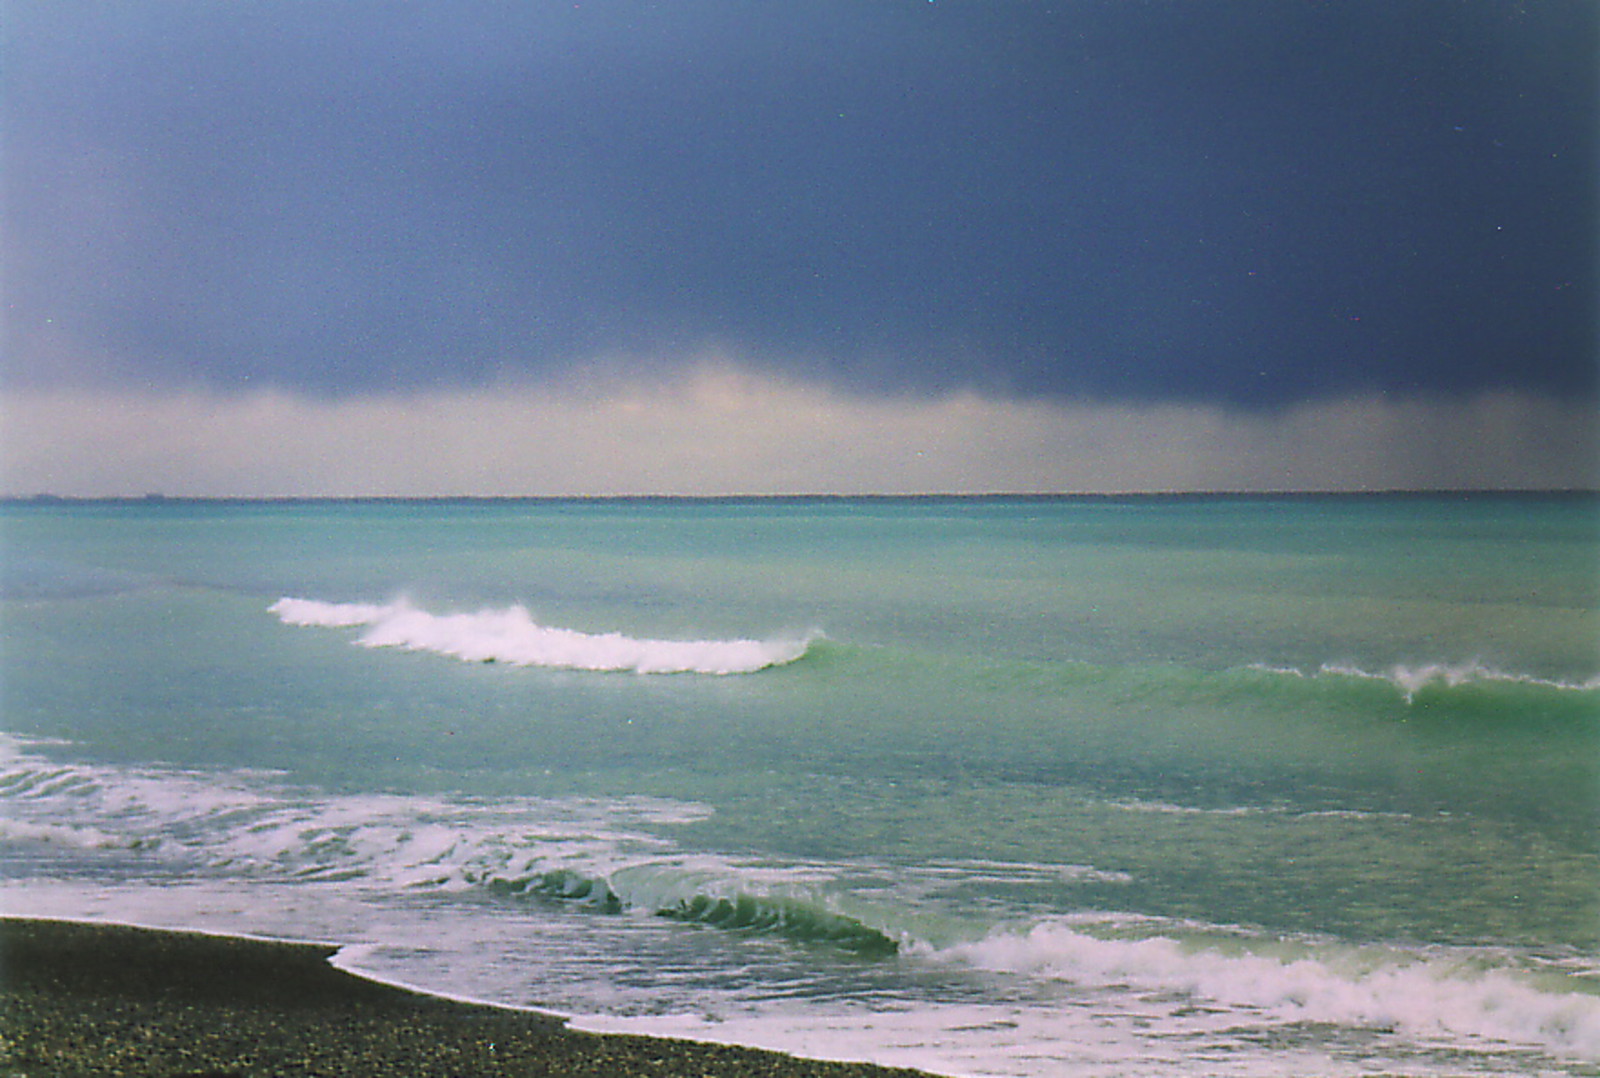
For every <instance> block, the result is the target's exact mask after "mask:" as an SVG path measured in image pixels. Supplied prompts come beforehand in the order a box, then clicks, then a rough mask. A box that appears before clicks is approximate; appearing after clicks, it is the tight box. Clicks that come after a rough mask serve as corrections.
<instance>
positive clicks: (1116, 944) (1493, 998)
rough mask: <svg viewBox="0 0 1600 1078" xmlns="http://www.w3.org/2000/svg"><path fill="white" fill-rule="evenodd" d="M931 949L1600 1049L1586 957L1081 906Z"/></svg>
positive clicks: (1249, 1007)
mask: <svg viewBox="0 0 1600 1078" xmlns="http://www.w3.org/2000/svg"><path fill="white" fill-rule="evenodd" d="M927 957H930V958H933V959H935V960H939V961H942V962H949V963H954V964H959V965H964V966H969V967H972V968H975V969H981V970H985V971H988V972H992V973H1004V974H1021V975H1026V976H1032V977H1039V978H1044V979H1047V980H1055V981H1063V982H1069V983H1072V984H1075V985H1078V986H1080V987H1085V988H1087V987H1092V986H1118V987H1123V988H1134V989H1136V990H1142V991H1143V992H1147V993H1155V994H1168V993H1176V994H1177V997H1178V998H1179V999H1186V1000H1191V1001H1195V1000H1208V1001H1211V1002H1213V1003H1217V1004H1223V1005H1226V1006H1228V1007H1230V1008H1239V1009H1244V1010H1246V1011H1250V1012H1253V1013H1255V1014H1256V1015H1257V1016H1259V1018H1260V1019H1262V1020H1264V1021H1267V1022H1273V1023H1307V1022H1310V1023H1335V1024H1338V1025H1341V1026H1346V1027H1355V1028H1364V1029H1377V1030H1391V1031H1400V1032H1403V1033H1406V1034H1409V1035H1411V1036H1415V1037H1421V1038H1424V1039H1426V1038H1429V1037H1438V1036H1444V1037H1446V1038H1448V1039H1452V1040H1453V1039H1456V1038H1462V1037H1465V1038H1468V1039H1474V1040H1487V1041H1492V1042H1498V1043H1501V1044H1512V1045H1518V1044H1520V1045H1529V1046H1539V1047H1542V1048H1544V1049H1547V1050H1551V1051H1554V1052H1556V1053H1557V1054H1559V1055H1564V1056H1576V1057H1578V1058H1583V1059H1595V1058H1600V995H1596V993H1595V986H1593V985H1592V984H1591V983H1586V978H1585V977H1584V976H1583V974H1584V973H1586V972H1588V971H1587V970H1579V971H1576V973H1574V972H1569V971H1564V970H1562V969H1561V968H1559V967H1558V966H1555V965H1553V964H1552V965H1548V966H1545V967H1544V968H1540V969H1532V968H1530V969H1521V970H1518V969H1512V968H1507V967H1505V966H1503V965H1500V964H1498V963H1499V961H1500V960H1503V956H1500V955H1498V954H1491V953H1489V952H1487V951H1484V950H1482V949H1474V948H1449V947H1442V946H1436V947H1417V948H1398V947H1393V946H1384V945H1376V944H1373V945H1366V946H1355V945H1351V944H1343V943H1337V942H1334V941H1315V940H1294V939H1273V938H1269V937H1263V936H1259V935H1254V934H1249V933H1246V932H1244V931H1242V930H1240V931H1230V930H1228V929H1224V928H1221V927H1219V926H1201V925H1189V924H1180V923H1172V922H1165V921H1162V920H1159V919H1154V918H1151V919H1145V918H1111V919H1107V918H1103V917H1096V916H1091V915H1085V916H1084V917H1083V918H1080V919H1078V920H1076V921H1073V920H1066V919H1063V920H1051V921H1045V922H1042V923H1039V924H1035V925H1033V926H1030V927H1027V928H1024V929H1019V930H1014V931H1000V932H996V933H994V934H991V935H990V936H988V937H986V938H984V939H982V940H978V941H975V942H970V943H965V944H959V945H956V946H954V947H949V948H944V949H941V950H935V951H931V952H928V953H927Z"/></svg>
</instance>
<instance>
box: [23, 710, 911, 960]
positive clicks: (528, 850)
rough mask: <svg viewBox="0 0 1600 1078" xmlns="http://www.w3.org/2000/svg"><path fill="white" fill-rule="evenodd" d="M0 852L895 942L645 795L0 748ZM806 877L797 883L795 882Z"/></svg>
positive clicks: (800, 872)
mask: <svg viewBox="0 0 1600 1078" xmlns="http://www.w3.org/2000/svg"><path fill="white" fill-rule="evenodd" d="M0 808H4V809H5V811H4V812H0V843H10V844H15V845H20V846H34V847H42V848H55V849H57V850H60V851H74V852H84V853H93V852H95V851H103V852H105V853H117V852H133V853H137V854H139V855H140V856H141V857H142V858H143V859H145V860H146V861H148V862H151V863H154V864H164V865H166V866H167V867H168V868H170V869H172V870H174V871H178V872H180V873H183V874H184V875H189V876H192V875H195V874H200V875H207V874H214V873H222V874H226V875H230V876H242V877H245V878H249V879H260V880H272V881H294V882H298V883H308V884H319V883H320V884H349V885H352V886H356V887H361V888H377V889H379V890H381V891H389V892H400V891H432V892H443V893H452V892H456V893H460V892H473V891H477V892H487V893H489V894H493V895H497V896H500V897H521V896H526V897H528V898H540V899H552V900H563V901H570V902H573V903H575V904H579V905H584V906H587V907H589V908H591V909H593V910H594V911H596V912H600V913H622V912H626V911H636V912H643V913H647V914H651V915H654V916H657V917H661V918H664V919H667V920H674V921H683V922H689V923H693V924H700V925H707V926H710V927H714V928H721V929H728V930H733V931H738V932H742V933H747V934H754V935H771V936H777V937H781V938H784V939H788V940H792V941H795V942H801V943H817V944H824V945H827V946H831V947H834V948H838V949H840V950H844V951H848V952H851V953H854V954H857V955H861V956H864V957H887V956H890V955H893V954H895V953H896V951H897V950H898V947H899V945H898V943H897V942H896V941H895V940H894V939H893V938H891V937H890V936H889V935H887V934H886V933H884V932H882V931H880V930H878V929H876V928H873V927H872V926H870V925H868V924H867V923H865V921H863V920H861V919H859V918H857V917H853V916H850V915H848V914H845V913H843V912H839V911H836V910H834V909H832V908H830V906H829V903H828V900H827V899H826V898H825V897H824V896H823V895H822V894H821V893H820V891H818V890H817V889H816V888H814V887H811V886H808V880H809V881H810V882H815V881H818V880H821V881H826V880H827V879H828V878H829V877H830V876H831V870H830V868H829V867H828V866H811V867H810V868H808V867H807V866H805V865H788V864H785V865H782V866H772V865H762V864H757V863H746V862H744V861H742V860H739V859H731V860H730V859H724V858H720V857H713V856H709V855H705V854H699V855H692V854H689V853H687V852H685V851H683V850H681V849H679V848H678V847H676V846H675V845H674V844H673V843H672V842H671V841H670V840H669V839H666V838H664V837H662V836H661V835H660V834H658V833H657V829H658V828H660V827H662V826H672V825H677V824H683V823H688V822H693V821H696V820H700V819H704V818H705V817H706V816H707V815H708V814H709V813H710V810H709V809H708V808H706V807H705V806H703V805H699V804H697V803H694V802H680V801H669V800H664V799H658V798H647V797H624V798H618V799H615V800H602V799H597V798H582V797H570V798H529V797H517V798H505V799H500V800H495V801H481V800H465V801H463V800H456V799H451V798H444V797H410V796H400V795H392V794H391V795H335V796H321V795H317V794H313V793H311V792H309V791H305V790H301V789H298V788H295V787H290V786H285V785H280V784H279V783H278V782H277V781H276V780H275V778H274V777H273V776H271V775H267V774H256V773H238V772H235V773H225V774H217V775H208V774H203V773H200V772H181V771H169V770H164V769H155V768H151V769H142V770H132V771H130V770H125V769H121V768H115V767H100V766H94V765H72V764H69V765H62V764H55V763H51V762H48V761H45V760H42V759H40V758H38V757H36V756H33V755H32V754H31V753H29V752H27V751H26V750H25V747H24V746H23V745H22V744H19V743H18V742H15V741H13V740H12V739H10V738H8V737H6V736H5V735H0ZM808 872H809V877H808Z"/></svg>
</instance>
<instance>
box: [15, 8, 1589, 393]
mask: <svg viewBox="0 0 1600 1078" xmlns="http://www.w3.org/2000/svg"><path fill="white" fill-rule="evenodd" d="M1597 28H1600V9H1597V8H1596V7H1595V6H1594V5H1592V4H1590V3H1587V2H1583V0H1551V2H1548V3H1542V4H1536V5H1525V4H1518V3H1502V2H1497V0H1483V2H1476V3H1468V4H1432V3H1398V4H1397V3H1393V2H1391V0H1381V2H1379V0H1346V2H1341V3H1338V4H1322V3H1306V2H1298V0H1259V2H1258V0H1242V2H1241V0H1228V2H1216V3H1210V2H1201V3H1194V2H1187V0H1185V2H1182V3H1178V2H1171V3H1167V2H1152V3H1142V4H1132V3H1123V2H1111V0H1089V2H1080V3H1069V4H1055V5H1053V4H1046V3H1005V4H993V3H966V2H962V0H940V2H938V3H932V4H930V3H924V2H916V3H912V2H910V0H906V2H903V3H902V2H892V0H888V2H883V3H873V4H860V3H854V2H850V3H844V2H832V0H817V2H814V3H806V4H792V5H765V4H741V3H732V2H717V0H697V2H686V3H680V4H670V5H652V4H643V3H620V2H613V3H597V4H581V5H552V4H503V3H482V2H477V0H452V2H450V3H443V2H422V3H416V4H406V5H395V4H388V3H373V2H368V0H350V2H345V3H340V4H334V5H310V4H299V3H289V2H285V0H256V2H251V3H228V4H217V3H203V2H189V0H129V2H127V3H119V4H103V3H91V2H87V0H52V2H50V3H44V2H33V0H13V2H12V3H9V4H8V5H7V7H6V32H7V38H8V41H7V50H6V51H7V65H6V67H7V72H6V76H5V78H6V86H5V91H6V92H5V97H4V102H5V103H4V106H3V108H4V120H5V125H4V126H5V130H6V137H5V147H4V150H5V156H6V161H7V167H6V180H5V198H4V213H5V228H6V232H5V235H6V237H7V238H6V262H7V274H6V277H7V279H6V292H7V302H8V318H7V322H6V328H5V342H4V344H5V351H4V364H3V368H0V377H3V380H4V384H5V385H8V386H11V387H30V388H35V389H38V388H46V387H52V386H76V387H79V388H85V387H92V386H97V385H105V386H118V387H124V388H126V387H150V386H155V387H162V388H187V389H195V390H207V391H217V392H222V393H237V392H249V391H253V390H260V389H277V390H282V391H284V392H290V393H302V394H308V395H311V396H323V397H328V398H333V399H343V398H359V397H362V396H365V395H369V394H373V393H380V394H381V393H395V392H411V391H424V390H428V389H431V388H438V389H460V390H470V389H471V388H473V387H481V386H485V385H491V384H495V383H497V382H500V381H503V380H505V379H508V378H509V379H520V380H530V379H531V380H541V379H543V380H550V379H559V380H570V379H571V378H573V377H577V376H581V375H582V372H584V371H585V370H586V369H588V367H589V365H591V364H592V363H593V362H594V360H595V357H598V356H629V357H635V358H633V359H631V360H630V361H629V364H630V368H631V369H632V370H633V371H634V372H635V373H638V374H640V375H649V376H656V375H659V374H664V373H665V372H668V371H670V370H671V369H673V368H675V367H680V366H683V365H684V364H686V363H690V362H692V359H693V357H695V356H697V355H701V354H703V353H704V352H705V350H706V349H707V348H719V349H722V350H725V351H727V352H729V353H731V354H736V355H739V356H742V357H744V358H743V362H744V363H745V364H746V365H747V366H749V367H751V368H752V369H758V370H763V371H766V372H767V373H769V374H772V375H774V376H781V377H790V378H798V379H803V380H808V381H813V382H817V383H820V384H824V385H827V386H830V387H832V388H833V389H835V390H837V391H839V392H842V393H846V394H850V393H865V394H876V395H887V396H894V395H897V394H906V393H912V394H922V395H925V396H929V397H935V398H936V397H939V396H940V395H942V394H948V393H952V392H960V391H967V390H970V391H973V392H977V393H980V394H983V395H985V396H990V397H1009V398H1015V399H1022V400H1026V399H1051V400H1058V401H1064V400H1074V399H1076V400H1102V401H1117V400H1120V401H1131V402H1148V403H1155V402H1161V401H1184V402H1192V403H1196V404H1205V403H1209V404H1214V405H1217V406H1228V407H1232V406H1245V407H1249V408H1283V407H1290V406H1295V405H1298V404H1303V403H1306V402H1311V401H1319V400H1327V399H1343V398H1349V397H1351V396H1359V395H1362V394H1370V393H1383V392H1386V393H1391V394H1398V395H1400V396H1404V397H1415V396H1418V395H1421V396H1427V395H1431V394H1447V395H1452V396H1456V397H1460V396H1463V395H1468V396H1470V395H1472V394H1477V393H1483V392H1528V393H1535V394H1543V395H1553V396H1557V397H1565V398H1583V399H1593V397H1594V396H1595V393H1596V383H1597V379H1596V362H1595V304H1596V300H1595V294H1596V290H1597V289H1596V284H1597V281H1596V274H1595V265H1596V253H1595V249H1594V247H1595V245H1594V240H1593V237H1594V235H1595V234H1596V222H1597V218H1596V213H1595V184H1594V164H1595V140H1596V127H1597V123H1596V121H1597V106H1596V103H1595V94H1594V92H1593V91H1594V85H1595V55H1596V49H1595V44H1596V33H1597Z"/></svg>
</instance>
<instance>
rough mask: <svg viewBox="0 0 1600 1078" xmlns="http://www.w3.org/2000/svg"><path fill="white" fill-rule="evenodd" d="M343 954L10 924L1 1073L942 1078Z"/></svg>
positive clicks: (1, 930)
mask: <svg viewBox="0 0 1600 1078" xmlns="http://www.w3.org/2000/svg"><path fill="white" fill-rule="evenodd" d="M338 950H339V948H338V947H337V946H336V945H332V944H319V943H293V942H283V941H276V940H266V939H260V938H255V937H248V936H229V935H212V934H207V933H200V932H185V931H170V930H166V929H152V928H140V927H135V926H131V925H123V924H109V923H100V922H86V921H67V920H52V919H43V918H27V917H6V916H0V999H3V1001H4V1006H3V1009H0V1074H3V1075H4V1076H6V1078H24V1076H27V1078H32V1076H34V1075H39V1074H49V1075H52V1076H55V1078H78V1076H83V1078H88V1076H100V1075H113V1074H141V1075H152V1076H173V1078H177V1076H194V1078H200V1076H205V1078H232V1076H238V1078H255V1076H265V1075H277V1074H297V1075H306V1076H320V1075H327V1076H333V1075H363V1076H365V1078H389V1076H393V1078H533V1076H550V1078H556V1076H572V1078H589V1076H593V1078H634V1076H640V1078H644V1076H650V1078H678V1076H693V1078H724V1076H726V1078H736V1076H740V1078H743V1076H749V1078H928V1076H927V1075H925V1074H924V1072H921V1071H912V1070H907V1069H903V1068H892V1067H882V1066H878V1065H876V1064H870V1063H836V1062H826V1061H821V1060H809V1059H801V1058H798V1057H794V1056H788V1055H784V1054H782V1053H779V1052H771V1051H765V1050H762V1049H756V1048H743V1047H737V1046H733V1045H723V1044H714V1043H707V1042H700V1041H688V1040H677V1039H667V1038H656V1037H644V1036H638V1035H633V1034H600V1033H585V1032H581V1031H578V1030H574V1029H571V1028H569V1027H568V1026H567V1024H566V1020H565V1019H564V1018H561V1017H560V1016H558V1015H554V1014H550V1013H548V1012H543V1011H537V1010H522V1009H511V1008H505V1007H496V1006H492V1005H489V1004H483V1003H472V1002H465V1001H461V1000H456V999H449V998H445V997H441V996H434V995H429V994H427V993H423V992H419V991H415V990H413V989H410V988H406V987H402V986H398V985H394V984H389V983H385V982H382V981H377V980H371V979H369V978H366V977H362V976H360V975H358V974H355V973H351V972H348V971H346V970H344V969H341V968H339V967H337V966H335V965H333V963H332V962H331V959H332V957H333V956H334V955H335V954H336V953H337V952H338Z"/></svg>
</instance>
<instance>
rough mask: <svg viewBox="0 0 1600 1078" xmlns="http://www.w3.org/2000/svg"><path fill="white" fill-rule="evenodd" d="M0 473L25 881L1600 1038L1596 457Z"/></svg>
mask: <svg viewBox="0 0 1600 1078" xmlns="http://www.w3.org/2000/svg"><path fill="white" fill-rule="evenodd" d="M3 512H4V516H3V532H0V539H3V543H4V547H3V551H4V562H3V568H4V578H3V585H4V592H3V594H4V596H5V598H4V599H3V600H0V604H3V605H0V616H3V621H0V629H3V650H0V664H3V665H0V673H3V682H0V685H3V696H0V705H3V714H4V729H5V731H6V735H7V736H6V741H5V744H4V748H5V752H6V770H5V773H4V777H3V778H0V794H3V795H4V797H5V798H6V800H5V801H4V803H3V804H4V808H3V810H0V811H3V813H4V815H3V826H4V831H0V837H3V838H4V850H5V852H6V854H7V862H6V863H7V874H6V875H7V879H6V892H5V893H6V903H7V909H8V910H11V911H19V912H33V913H41V912H44V913H55V914H59V915H62V916H75V917H88V918H101V919H117V920H135V921H139V922H140V923H152V924H166V925H183V926H193V927H203V928H208V929H215V930H223V931H249V932H260V933H265V934H271V935H284V936H296V937H310V938H318V939H330V940H333V941H334V942H339V943H344V944H347V945H348V946H347V949H346V951H345V952H344V953H343V954H342V956H341V959H340V961H341V962H342V963H344V964H346V965H349V966H351V967H352V968H356V969H358V970H361V971H363V972H366V973H369V974H371V975H374V976H378V977H382V978H387V979H393V980H397V981H401V982H403V983H408V984H413V985H417V986H419V987H423V988H427V989H430V990H434V991H440V992H446V993H451V994H456V995H463V996H468V997H472V998H478V999H486V1000H490V1001H494V1002H501V1003H506V1004H511V1005H527V1006H546V1007H552V1008H554V1009H557V1010H560V1011H562V1012H564V1013H567V1014H571V1015H573V1016H575V1019H576V1020H577V1021H578V1022H579V1023H580V1024H583V1025H585V1026H586V1027H589V1028H605V1029H627V1030H637V1031H641V1032H660V1033H668V1034H673V1035H683V1036H694V1037H699V1038H704V1039H715V1040H730V1041H740V1042H745V1043H758V1044H766V1045H770V1046H774V1047H780V1048H785V1049H788V1050H791V1051H799V1052H802V1053H804V1054H810V1055H826V1056H837V1057H842V1058H872V1059H878V1060H882V1061H885V1062H891V1063H906V1064H910V1065H915V1066H921V1067H924V1068H927V1069H930V1070H934V1071H937V1072H940V1073H949V1074H1003V1075H1013V1074H1014V1075H1030V1076H1031V1075H1078V1074H1096V1075H1104V1074H1119V1073H1120V1074H1129V1075H1136V1074H1159V1073H1170V1072H1171V1069H1172V1068H1173V1067H1174V1066H1180V1065H1181V1066H1192V1067H1193V1068H1196V1069H1195V1072H1197V1073H1215V1074H1263V1075H1276V1074H1304V1073H1317V1074H1342V1073H1350V1074H1357V1073H1371V1072H1372V1071H1374V1070H1377V1071H1382V1072H1384V1073H1402V1074H1413V1073H1414V1074H1458V1073H1486V1074H1494V1073H1505V1074H1516V1073H1529V1072H1538V1071H1544V1072H1548V1073H1553V1074H1591V1073H1595V1072H1596V1068H1597V1067H1600V655H1597V641H1600V502H1597V501H1596V500H1595V499H1594V498H1592V497H1584V496H1572V497H1553V496H1552V497H1530V496H1475V497H1462V496H1435V497H1371V498H1333V497H1307V498H1129V499H1114V498H1106V499H1074V498H1035V499H1028V498H1014V499H1005V498H997V499H775V500H744V501H741V500H710V501H704V500H619V501H462V502H450V501H423V502H381V501H361V502H307V503H209V502H182V501H141V502H120V503H111V502H83V503H76V502H68V503H12V504H9V505H7V506H5V507H4V510H3Z"/></svg>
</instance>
